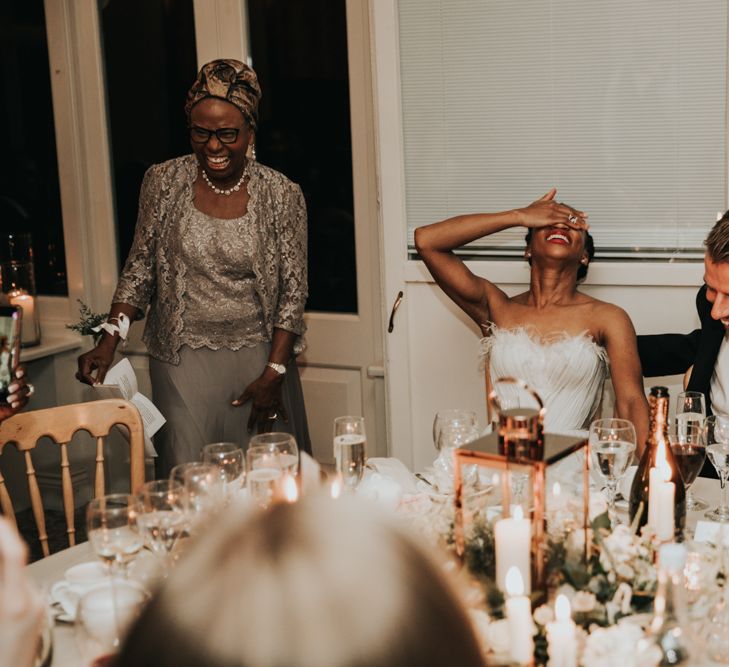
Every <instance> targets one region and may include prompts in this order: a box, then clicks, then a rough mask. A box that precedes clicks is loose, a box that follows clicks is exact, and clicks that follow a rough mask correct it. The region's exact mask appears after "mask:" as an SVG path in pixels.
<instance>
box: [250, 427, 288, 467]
mask: <svg viewBox="0 0 729 667" xmlns="http://www.w3.org/2000/svg"><path fill="white" fill-rule="evenodd" d="M248 446H249V447H261V446H263V447H268V449H269V450H270V451H272V452H276V453H278V454H279V457H280V458H279V460H278V465H279V467H280V468H281V470H283V471H284V472H285V473H288V474H290V475H294V476H295V475H296V473H297V472H298V470H299V448H298V447H297V446H296V438H294V436H293V435H291V434H290V433H281V432H277V431H272V432H270V433H260V434H258V435H254V436H253V437H252V438H251V439H250V441H249V443H248Z"/></svg>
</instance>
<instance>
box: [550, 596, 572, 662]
mask: <svg viewBox="0 0 729 667" xmlns="http://www.w3.org/2000/svg"><path fill="white" fill-rule="evenodd" d="M554 616H555V620H554V621H552V622H551V623H547V642H548V643H549V662H548V663H547V664H548V665H549V667H577V635H576V629H575V624H574V622H573V621H572V617H571V610H570V601H569V600H568V599H567V597H566V596H564V595H558V596H557V602H556V603H555V605H554Z"/></svg>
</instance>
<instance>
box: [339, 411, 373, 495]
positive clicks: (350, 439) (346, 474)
mask: <svg viewBox="0 0 729 667" xmlns="http://www.w3.org/2000/svg"><path fill="white" fill-rule="evenodd" d="M366 449H367V435H366V433H365V424H364V417H356V416H351V415H349V416H344V417H337V418H336V419H335V420H334V456H335V458H336V462H337V473H338V474H339V477H340V479H341V480H342V483H343V484H344V488H345V489H346V490H347V491H350V492H352V491H354V490H355V489H356V488H357V485H358V484H359V483H360V482H361V481H362V477H363V476H364V470H365V462H366V458H367V457H366Z"/></svg>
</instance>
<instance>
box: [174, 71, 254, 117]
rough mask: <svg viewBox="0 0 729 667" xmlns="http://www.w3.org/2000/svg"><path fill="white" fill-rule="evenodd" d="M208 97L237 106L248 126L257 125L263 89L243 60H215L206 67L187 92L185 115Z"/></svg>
mask: <svg viewBox="0 0 729 667" xmlns="http://www.w3.org/2000/svg"><path fill="white" fill-rule="evenodd" d="M208 97H217V98H220V99H223V100H225V101H226V102H230V103H231V104H234V105H235V106H237V107H238V108H239V109H240V110H241V112H242V113H243V116H244V117H245V119H246V120H247V121H248V123H249V125H250V126H251V127H252V128H253V129H254V130H255V129H256V128H257V126H258V102H259V101H260V100H261V87H260V86H259V85H258V77H257V76H256V73H255V72H254V71H253V70H252V69H251V68H250V67H248V65H246V64H245V63H242V62H240V60H230V59H224V60H213V61H211V62H209V63H207V64H206V65H203V66H202V68H201V69H200V72H198V75H197V78H196V79H195V82H194V83H193V84H192V86H191V87H190V90H189V91H188V92H187V101H186V102H185V114H186V115H187V118H188V120H189V119H190V111H191V110H192V107H194V106H195V105H196V104H197V103H198V102H200V101H201V100H204V99H206V98H208Z"/></svg>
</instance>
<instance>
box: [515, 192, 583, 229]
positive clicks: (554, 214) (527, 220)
mask: <svg viewBox="0 0 729 667" xmlns="http://www.w3.org/2000/svg"><path fill="white" fill-rule="evenodd" d="M556 194H557V189H556V188H552V189H551V190H550V191H549V192H547V194H545V195H544V196H543V197H541V198H540V199H537V200H536V201H534V202H532V203H531V204H529V206H527V207H526V208H522V209H519V214H520V219H521V224H522V225H523V226H524V227H531V228H533V229H538V228H540V227H551V226H553V225H566V226H567V227H570V228H572V229H578V230H585V231H586V230H588V229H589V225H588V224H587V213H585V212H584V211H578V210H577V209H574V208H572V207H571V206H567V204H562V203H561V202H558V201H555V196H556Z"/></svg>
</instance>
